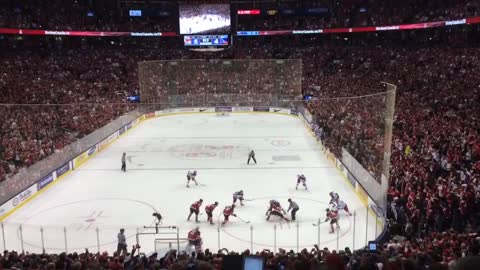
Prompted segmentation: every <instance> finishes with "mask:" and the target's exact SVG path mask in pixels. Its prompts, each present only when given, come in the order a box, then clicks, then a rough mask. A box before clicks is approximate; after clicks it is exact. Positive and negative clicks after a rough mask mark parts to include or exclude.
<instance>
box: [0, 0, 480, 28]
mask: <svg viewBox="0 0 480 270" xmlns="http://www.w3.org/2000/svg"><path fill="white" fill-rule="evenodd" d="M4 2H5V3H4V4H3V5H2V6H1V7H0V27H9V28H23V29H25V28H26V29H48V30H78V31H134V32H136V31H139V32H178V18H177V17H176V16H175V14H176V12H174V11H173V10H175V9H176V6H175V5H170V6H169V7H168V8H167V9H166V10H168V13H169V14H170V15H169V16H145V15H144V16H142V17H141V18H134V17H133V18H132V17H129V15H128V9H127V8H118V7H117V6H115V5H113V6H112V5H111V4H109V2H108V1H99V3H96V4H92V3H91V2H89V1H73V0H68V1H61V0H52V1H49V5H48V6H45V5H42V4H41V2H38V1H32V0H28V1H21V2H19V1H12V0H5V1H4ZM312 5H314V4H312ZM241 7H244V9H251V8H248V5H247V6H245V5H243V6H241ZM259 7H260V8H263V9H264V10H267V9H273V10H278V9H280V10H281V9H298V6H297V4H296V3H292V2H286V3H280V5H277V4H272V3H268V2H267V3H265V6H262V5H260V6H257V5H255V6H254V8H259ZM322 7H326V8H327V11H326V12H325V14H324V15H323V16H319V17H316V16H297V17H294V18H293V19H292V17H291V16H290V15H281V14H282V12H281V11H279V12H278V13H277V14H276V15H274V16H271V15H269V16H267V15H263V16H238V22H237V25H236V29H237V30H292V29H319V28H342V27H355V26H358V27H360V26H370V25H393V24H407V23H414V22H427V21H440V20H452V19H460V18H465V17H473V16H479V15H480V4H479V2H478V1H475V0H444V1H427V2H424V1H416V0H407V1H396V0H386V1H372V0H347V1H342V2H341V4H338V3H337V4H332V2H331V1H324V4H323V5H322ZM134 9H135V8H134Z"/></svg>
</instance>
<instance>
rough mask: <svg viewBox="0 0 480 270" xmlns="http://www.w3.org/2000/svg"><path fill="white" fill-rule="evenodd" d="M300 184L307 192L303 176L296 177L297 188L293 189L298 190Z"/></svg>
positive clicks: (305, 180) (305, 179)
mask: <svg viewBox="0 0 480 270" xmlns="http://www.w3.org/2000/svg"><path fill="white" fill-rule="evenodd" d="M300 183H302V184H303V186H304V187H305V190H308V188H307V178H306V177H305V175H303V174H301V175H297V186H296V187H295V189H296V190H298V185H300Z"/></svg>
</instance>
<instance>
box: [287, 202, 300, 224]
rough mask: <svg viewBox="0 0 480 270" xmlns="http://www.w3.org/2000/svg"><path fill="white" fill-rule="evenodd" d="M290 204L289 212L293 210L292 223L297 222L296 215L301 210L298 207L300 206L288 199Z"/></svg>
mask: <svg viewBox="0 0 480 270" xmlns="http://www.w3.org/2000/svg"><path fill="white" fill-rule="evenodd" d="M288 203H289V204H290V205H289V206H288V209H287V212H288V211H290V210H292V221H293V220H295V215H296V214H297V211H298V209H300V207H298V204H297V203H296V202H294V201H293V200H292V199H288Z"/></svg>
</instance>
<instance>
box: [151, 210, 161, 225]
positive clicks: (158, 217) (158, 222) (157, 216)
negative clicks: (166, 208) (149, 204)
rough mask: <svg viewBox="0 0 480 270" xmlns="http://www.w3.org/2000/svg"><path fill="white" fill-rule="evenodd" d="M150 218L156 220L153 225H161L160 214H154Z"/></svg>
mask: <svg viewBox="0 0 480 270" xmlns="http://www.w3.org/2000/svg"><path fill="white" fill-rule="evenodd" d="M152 216H154V217H156V218H157V222H155V225H157V226H158V225H159V224H162V215H160V213H158V212H155V213H153V214H152Z"/></svg>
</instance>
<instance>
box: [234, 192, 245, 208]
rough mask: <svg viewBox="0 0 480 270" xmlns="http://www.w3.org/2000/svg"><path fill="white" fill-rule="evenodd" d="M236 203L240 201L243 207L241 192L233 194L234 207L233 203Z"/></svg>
mask: <svg viewBox="0 0 480 270" xmlns="http://www.w3.org/2000/svg"><path fill="white" fill-rule="evenodd" d="M237 200H238V201H240V205H241V206H243V205H244V204H243V190H240V191H237V192H235V193H233V204H234V205H235V203H236V202H237Z"/></svg>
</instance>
